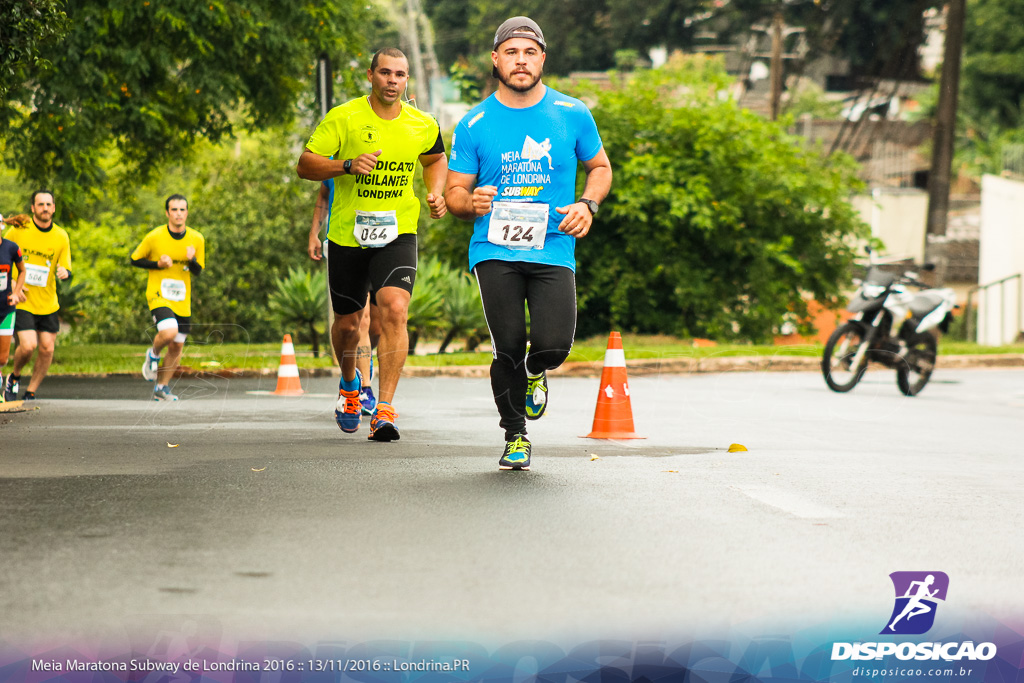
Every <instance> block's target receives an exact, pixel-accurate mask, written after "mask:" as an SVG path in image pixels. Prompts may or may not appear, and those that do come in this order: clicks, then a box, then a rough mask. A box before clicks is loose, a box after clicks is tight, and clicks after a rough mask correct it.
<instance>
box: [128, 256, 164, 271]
mask: <svg viewBox="0 0 1024 683" xmlns="http://www.w3.org/2000/svg"><path fill="white" fill-rule="evenodd" d="M132 265H133V266H135V267H136V268H145V269H147V270H156V269H157V268H159V267H160V265H159V264H158V263H157V262H156V261H154V260H152V259H148V258H133V259H132Z"/></svg>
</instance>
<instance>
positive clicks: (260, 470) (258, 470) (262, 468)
mask: <svg viewBox="0 0 1024 683" xmlns="http://www.w3.org/2000/svg"><path fill="white" fill-rule="evenodd" d="M251 469H252V471H253V472H262V471H263V470H265V469H267V468H266V467H261V468H259V469H256V468H255V467H253V468H251Z"/></svg>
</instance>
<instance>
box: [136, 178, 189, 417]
mask: <svg viewBox="0 0 1024 683" xmlns="http://www.w3.org/2000/svg"><path fill="white" fill-rule="evenodd" d="M164 212H165V213H166V214H167V225H161V226H159V227H157V228H153V229H152V230H151V231H150V232H149V233H148V234H147V235H146V236H145V237H144V238H143V240H142V243H141V244H139V246H138V247H136V248H135V251H133V252H132V256H131V259H132V265H133V266H137V267H139V268H145V269H147V270H149V279H148V280H147V282H146V301H147V302H149V311H150V313H151V314H152V316H153V322H154V323H155V324H156V336H155V337H153V347H152V348H150V349H146V360H145V362H144V363H143V364H142V376H143V377H144V378H145V379H147V380H149V381H150V382H152V381H154V380H155V381H156V386H155V387H154V389H153V400H154V401H177V400H178V397H177V396H175V395H174V394H172V393H171V390H170V387H169V386H168V383H169V382H170V380H171V378H172V377H173V376H174V371H175V370H176V369H177V368H178V361H179V360H181V352H182V349H183V348H184V346H185V338H186V337H187V336H188V333H189V332H190V331H191V329H192V278H193V276H198V275H199V274H200V273H201V272H203V267H204V266H205V265H206V240H204V239H203V236H202V235H201V234H199V232H198V231H196V230H193V229H192V228H190V227H188V226H187V225H185V223H186V221H187V220H188V200H187V199H185V197H184V196H183V195H180V194H172V195H171V196H170V197H168V198H167V201H166V202H164ZM164 348H167V357H166V358H164V362H163V365H161V364H160V353H161V352H162V351H163V350H164Z"/></svg>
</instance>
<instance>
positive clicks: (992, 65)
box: [961, 0, 1024, 134]
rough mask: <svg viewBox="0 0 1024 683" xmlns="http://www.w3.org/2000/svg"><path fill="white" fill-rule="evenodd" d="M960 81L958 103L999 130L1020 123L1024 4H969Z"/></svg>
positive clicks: (989, 0) (991, 0)
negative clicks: (959, 98)
mask: <svg viewBox="0 0 1024 683" xmlns="http://www.w3.org/2000/svg"><path fill="white" fill-rule="evenodd" d="M961 83H962V86H963V87H962V95H963V99H962V101H961V106H962V107H964V108H965V109H967V110H968V111H969V112H971V115H972V116H973V117H974V118H977V119H980V120H983V121H987V122H988V123H990V124H992V125H994V126H996V127H997V128H999V129H1007V128H1018V127H1020V126H1021V124H1022V123H1024V119H1022V116H1021V114H1022V106H1024V4H1022V3H1020V2H1015V1H1014V0H971V1H970V2H969V3H968V6H967V23H966V25H965V27H964V59H963V76H962V78H961ZM985 132H989V131H983V134H984V133H985Z"/></svg>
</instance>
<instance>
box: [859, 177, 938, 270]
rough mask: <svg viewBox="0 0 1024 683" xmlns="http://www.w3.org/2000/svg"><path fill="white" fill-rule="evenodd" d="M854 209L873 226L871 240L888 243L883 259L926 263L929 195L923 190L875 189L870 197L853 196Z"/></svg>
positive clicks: (882, 254)
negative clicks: (906, 259)
mask: <svg viewBox="0 0 1024 683" xmlns="http://www.w3.org/2000/svg"><path fill="white" fill-rule="evenodd" d="M853 207H854V208H855V209H856V210H857V211H858V212H859V213H860V215H861V218H862V219H863V220H864V222H865V223H867V224H868V225H870V226H871V235H872V237H877V238H878V239H880V240H882V242H884V243H885V250H884V251H883V252H882V253H881V254H880V256H882V257H883V258H886V259H888V258H893V259H898V258H910V259H913V260H914V262H915V263H921V262H923V261H924V243H925V238H924V235H925V227H926V225H927V222H928V194H927V193H926V192H924V191H923V190H915V189H909V188H907V189H898V188H875V189H874V190H872V191H871V194H870V195H860V196H857V197H854V199H853Z"/></svg>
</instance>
